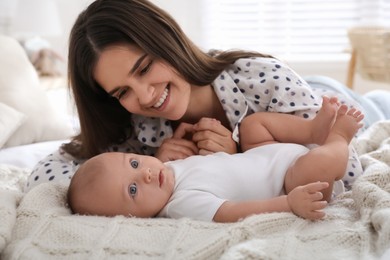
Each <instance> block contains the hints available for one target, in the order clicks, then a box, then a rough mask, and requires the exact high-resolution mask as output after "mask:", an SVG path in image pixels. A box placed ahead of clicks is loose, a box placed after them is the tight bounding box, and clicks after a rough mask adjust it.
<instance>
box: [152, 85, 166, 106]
mask: <svg viewBox="0 0 390 260" xmlns="http://www.w3.org/2000/svg"><path fill="white" fill-rule="evenodd" d="M167 96H168V88H166V89H165V90H164V93H163V94H162V95H161V97H160V99H159V100H158V102H157V103H156V104H155V105H154V106H153V107H154V108H159V107H160V106H161V105H162V104H164V101H165V99H166V98H167Z"/></svg>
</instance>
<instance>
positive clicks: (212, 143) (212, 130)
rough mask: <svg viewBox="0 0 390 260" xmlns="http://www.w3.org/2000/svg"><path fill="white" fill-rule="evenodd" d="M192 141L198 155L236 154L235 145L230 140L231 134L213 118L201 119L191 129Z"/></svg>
mask: <svg viewBox="0 0 390 260" xmlns="http://www.w3.org/2000/svg"><path fill="white" fill-rule="evenodd" d="M193 129H194V133H193V136H192V141H194V142H195V143H196V145H197V147H198V149H199V154H200V155H206V154H211V153H215V152H226V153H229V154H234V153H237V144H236V142H235V141H234V140H233V138H232V132H231V131H230V130H229V129H227V128H226V127H224V126H223V125H222V124H221V122H220V121H218V120H216V119H214V118H206V117H203V118H202V119H200V120H199V122H198V123H196V124H195V125H194V127H193Z"/></svg>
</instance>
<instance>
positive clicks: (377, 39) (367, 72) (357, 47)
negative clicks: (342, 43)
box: [348, 27, 390, 83]
mask: <svg viewBox="0 0 390 260" xmlns="http://www.w3.org/2000/svg"><path fill="white" fill-rule="evenodd" d="M348 36H349V40H350V42H351V45H352V48H353V51H354V52H355V53H356V65H357V68H356V69H357V72H358V73H359V74H360V75H361V76H362V77H363V78H365V79H369V80H374V81H380V82H387V83H390V28H389V27H355V28H352V29H350V30H349V31H348Z"/></svg>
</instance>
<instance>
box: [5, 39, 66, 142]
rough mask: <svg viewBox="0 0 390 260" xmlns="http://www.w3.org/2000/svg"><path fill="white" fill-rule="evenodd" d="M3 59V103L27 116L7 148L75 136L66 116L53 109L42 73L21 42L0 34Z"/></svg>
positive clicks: (9, 139) (10, 139)
mask: <svg viewBox="0 0 390 260" xmlns="http://www.w3.org/2000/svg"><path fill="white" fill-rule="evenodd" d="M0 57H1V61H0V102H2V103H4V104H6V105H8V106H10V107H12V108H14V109H15V110H17V111H19V112H21V113H23V114H25V115H26V120H25V122H24V123H23V124H22V125H21V126H20V127H19V128H18V129H17V130H16V131H15V132H14V133H13V134H12V135H11V136H10V138H8V140H7V141H6V143H5V144H4V147H11V146H17V145H23V144H30V143H36V142H42V141H49V140H60V139H67V138H69V137H70V136H71V135H73V130H72V127H71V124H70V122H69V120H68V117H66V116H65V113H64V115H61V114H59V113H58V111H56V110H55V109H54V108H53V107H51V104H50V102H49V99H48V97H47V95H46V93H45V91H44V90H43V89H42V88H41V86H40V83H39V78H38V73H37V72H36V70H35V69H34V67H33V65H32V64H31V62H30V61H29V59H28V57H27V54H26V52H25V51H24V49H23V47H22V46H21V45H20V44H19V42H18V41H16V40H15V39H13V38H11V37H9V36H5V35H0Z"/></svg>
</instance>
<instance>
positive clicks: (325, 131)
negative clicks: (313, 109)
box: [312, 96, 339, 145]
mask: <svg viewBox="0 0 390 260" xmlns="http://www.w3.org/2000/svg"><path fill="white" fill-rule="evenodd" d="M338 108H339V104H338V99H337V97H331V98H329V97H327V96H323V97H322V106H321V109H320V110H319V111H318V113H317V115H316V117H315V118H314V119H313V134H312V136H313V140H314V143H316V144H319V145H321V144H323V143H324V142H325V140H326V138H327V137H328V135H329V132H330V130H331V129H332V127H333V124H334V122H335V119H336V114H337V110H338Z"/></svg>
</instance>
